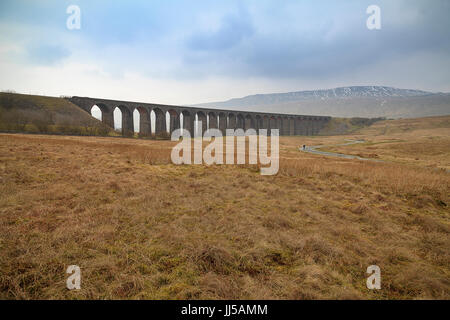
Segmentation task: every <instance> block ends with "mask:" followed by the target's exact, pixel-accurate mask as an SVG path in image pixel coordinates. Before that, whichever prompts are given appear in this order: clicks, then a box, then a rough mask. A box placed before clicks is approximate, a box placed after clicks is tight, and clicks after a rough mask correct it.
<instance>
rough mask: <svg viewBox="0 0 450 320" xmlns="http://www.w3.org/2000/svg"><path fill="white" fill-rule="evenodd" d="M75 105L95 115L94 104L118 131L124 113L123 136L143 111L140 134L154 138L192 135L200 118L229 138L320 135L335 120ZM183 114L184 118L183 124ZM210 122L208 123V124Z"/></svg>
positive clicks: (85, 101)
mask: <svg viewBox="0 0 450 320" xmlns="http://www.w3.org/2000/svg"><path fill="white" fill-rule="evenodd" d="M68 100H69V101H71V102H72V103H73V104H75V105H77V106H79V107H80V108H81V109H83V110H85V111H86V112H88V113H89V114H91V109H92V107H93V106H94V105H96V106H97V107H98V108H100V110H101V112H102V122H104V123H105V124H107V125H108V126H110V127H112V128H114V115H113V112H114V110H115V108H119V109H120V111H121V112H122V133H123V134H124V135H125V134H129V133H132V132H134V124H133V112H134V110H138V111H139V115H140V117H139V118H140V123H139V133H140V134H142V135H145V136H147V135H148V136H150V135H151V134H152V131H153V132H154V134H156V135H160V134H162V133H165V132H168V133H169V134H171V133H172V131H173V130H175V129H178V128H180V127H182V128H184V129H187V130H189V132H190V133H191V134H192V133H193V129H194V123H195V121H196V117H195V116H197V119H198V121H202V132H205V131H206V129H208V128H217V129H220V130H221V131H222V132H223V134H224V135H225V130H226V129H244V130H247V129H250V128H252V129H255V130H256V131H257V132H258V130H259V129H267V130H268V133H270V129H279V134H280V135H316V134H318V132H319V130H320V129H321V128H323V127H324V126H325V125H326V124H327V122H328V121H329V120H330V119H331V117H323V116H306V115H293V114H279V113H264V112H249V111H234V110H222V109H206V108H197V107H183V106H171V105H162V104H153V103H140V102H131V101H118V100H108V99H101V98H89V97H76V96H74V97H71V98H68ZM151 111H153V112H154V115H155V121H154V123H155V128H153V130H152V128H151V120H150V113H151ZM166 113H168V114H169V115H170V121H169V122H168V123H169V127H167V124H166ZM180 115H183V117H182V121H183V123H181V121H180V120H181V118H180ZM207 119H208V121H207Z"/></svg>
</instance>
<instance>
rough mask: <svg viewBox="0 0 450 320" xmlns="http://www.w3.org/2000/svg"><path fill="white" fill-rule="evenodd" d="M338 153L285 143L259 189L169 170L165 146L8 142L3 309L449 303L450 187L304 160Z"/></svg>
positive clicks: (82, 140) (438, 179) (239, 171)
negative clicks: (377, 273)
mask: <svg viewBox="0 0 450 320" xmlns="http://www.w3.org/2000/svg"><path fill="white" fill-rule="evenodd" d="M439 130H440V129H439ZM342 139H343V137H338V138H336V137H317V138H300V137H286V138H283V137H282V138H281V141H280V142H281V160H280V172H279V174H278V175H276V176H261V175H260V174H259V172H258V170H257V168H256V167H255V166H227V165H222V166H210V167H206V166H198V165H197V166H187V165H182V166H174V165H172V164H170V161H169V157H170V150H171V147H172V146H173V143H172V142H168V141H149V140H145V141H144V140H136V139H115V138H94V137H51V136H37V135H36V136H30V135H6V134H3V135H0V141H1V144H0V151H1V153H0V182H1V184H0V270H1V273H0V297H1V298H9V299H11V298H12V299H31V298H42V299H48V298H56V299H65V298H69V299H100V298H115V299H121V298H133V299H180V298H187V299H211V298H219V299H324V298H332V299H364V298H369V299H433V298H443V299H449V298H450V280H449V279H450V268H449V262H450V260H449V258H450V252H449V248H450V237H449V210H448V204H449V203H450V199H449V194H450V192H449V189H450V179H449V175H448V173H446V172H445V171H441V172H439V171H436V170H432V169H429V168H427V167H426V166H420V165H417V166H411V165H408V164H405V163H401V162H398V163H391V162H386V163H368V162H361V161H354V160H341V159H334V158H325V157H321V156H315V155H310V154H305V153H300V152H298V151H297V148H298V146H299V145H301V144H303V143H306V144H320V143H327V144H328V143H334V142H336V141H337V142H340V141H342ZM380 145H381V144H380ZM383 145H387V144H383ZM405 153H407V151H405ZM447 161H448V158H447ZM71 264H76V265H79V266H80V267H81V270H82V289H81V290H80V291H76V292H75V291H69V290H67V289H66V288H65V280H66V278H67V276H68V275H67V274H65V269H66V268H67V266H68V265H71ZM371 264H377V265H379V266H380V268H381V271H382V289H381V290H379V291H370V290H368V289H367V288H366V286H365V280H366V277H367V275H366V274H365V271H366V268H367V266H369V265H371Z"/></svg>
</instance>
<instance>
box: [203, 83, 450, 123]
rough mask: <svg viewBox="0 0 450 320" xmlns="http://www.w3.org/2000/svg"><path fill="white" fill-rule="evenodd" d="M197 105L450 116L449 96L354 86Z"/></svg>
mask: <svg viewBox="0 0 450 320" xmlns="http://www.w3.org/2000/svg"><path fill="white" fill-rule="evenodd" d="M196 106H204V107H210V108H214V107H215V108H221V109H232V110H237V109H240V110H247V111H265V112H280V113H295V114H314V115H331V116H335V117H336V116H337V117H394V118H399V117H406V118H408V117H421V116H433V115H447V114H450V94H447V93H433V92H427V91H422V90H412V89H399V88H393V87H386V86H351V87H339V88H334V89H323V90H308V91H296V92H287V93H273V94H256V95H250V96H246V97H243V98H234V99H230V100H227V101H219V102H210V103H202V104H196Z"/></svg>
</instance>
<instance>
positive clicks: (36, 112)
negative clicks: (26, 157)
mask: <svg viewBox="0 0 450 320" xmlns="http://www.w3.org/2000/svg"><path fill="white" fill-rule="evenodd" d="M0 131H3V132H29V133H58V134H77V135H107V134H108V133H109V132H110V131H111V128H109V127H107V126H106V125H104V124H103V123H102V122H101V121H98V120H97V119H95V118H93V117H91V116H90V115H89V114H88V113H86V112H84V111H83V110H81V109H80V108H79V107H77V106H76V105H74V104H72V103H71V102H69V101H68V100H66V99H62V98H55V97H46V96H35V95H25V94H16V93H0Z"/></svg>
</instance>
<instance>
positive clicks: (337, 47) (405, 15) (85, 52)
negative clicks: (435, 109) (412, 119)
mask: <svg viewBox="0 0 450 320" xmlns="http://www.w3.org/2000/svg"><path fill="white" fill-rule="evenodd" d="M72 4H74V5H78V6H79V8H80V9H81V29H79V30H69V29H68V28H67V26H66V20H67V18H68V17H69V14H67V13H66V9H67V7H68V6H69V5H72ZM371 4H375V5H378V6H379V7H380V8H381V30H369V29H368V28H367V27H366V20H367V18H368V17H369V15H368V14H367V13H366V9H367V7H368V6H369V5H371ZM449 16H450V1H448V0H424V1H417V0H388V1H375V0H371V1H364V0H360V1H351V0H346V1H336V0H330V1H320V0H315V1H301V0H283V1H276V0H272V1H265V0H253V1H245V0H241V1H234V0H215V1H212V0H185V1H184V0H160V1H155V0H145V1H113V0H95V1H93V0H89V1H88V0H72V1H64V0H54V1H48V0H40V1H24V0H11V1H10V0H1V1H0V72H1V73H0V89H2V90H6V89H12V90H15V91H17V92H23V93H34V94H44V95H56V96H58V95H80V96H93V97H105V98H114V99H123V100H136V101H146V102H155V103H168V104H192V103H199V102H209V101H217V100H225V99H229V98H234V97H240V96H245V95H249V94H255V93H272V92H287V91H299V90H308V89H322V88H332V87H339V86H350V85H387V86H395V87H399V88H410V89H422V90H430V91H444V92H448V91H450V72H449V70H450V19H449Z"/></svg>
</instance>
